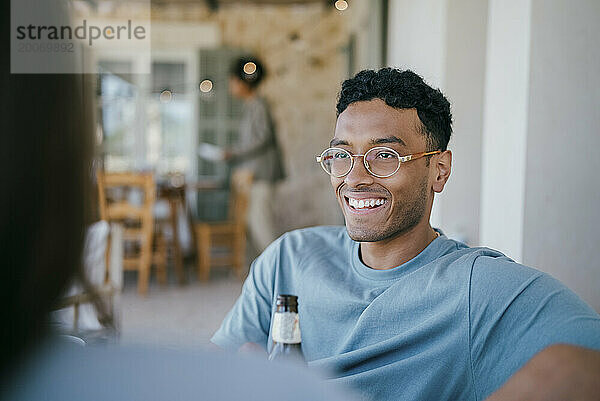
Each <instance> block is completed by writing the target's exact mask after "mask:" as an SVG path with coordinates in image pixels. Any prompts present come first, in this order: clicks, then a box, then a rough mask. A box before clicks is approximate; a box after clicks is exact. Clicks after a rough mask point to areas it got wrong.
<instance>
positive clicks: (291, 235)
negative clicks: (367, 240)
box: [280, 226, 352, 247]
mask: <svg viewBox="0 0 600 401" xmlns="http://www.w3.org/2000/svg"><path fill="white" fill-rule="evenodd" d="M280 241H281V242H282V244H285V245H287V246H291V245H293V246H307V245H318V246H319V247H338V246H340V245H342V244H346V243H348V242H350V241H352V240H351V239H350V237H348V234H347V232H346V227H345V226H317V227H308V228H300V229H297V230H293V231H289V232H287V233H285V234H284V235H283V236H282V237H281V238H280Z"/></svg>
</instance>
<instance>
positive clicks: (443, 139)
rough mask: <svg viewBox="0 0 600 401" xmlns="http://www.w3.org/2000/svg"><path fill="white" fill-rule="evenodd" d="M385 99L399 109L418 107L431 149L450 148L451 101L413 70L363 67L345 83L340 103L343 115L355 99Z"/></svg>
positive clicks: (340, 110)
mask: <svg viewBox="0 0 600 401" xmlns="http://www.w3.org/2000/svg"><path fill="white" fill-rule="evenodd" d="M373 99H381V100H383V101H384V102H385V103H386V104H387V105H388V106H391V107H394V108H397V109H417V114H418V116H419V119H420V120H421V125H422V127H421V133H423V134H424V135H425V136H426V137H427V146H428V147H429V149H427V150H438V149H439V150H446V148H447V146H448V141H450V135H451V134H452V114H451V113H450V102H448V100H447V99H446V97H444V95H443V94H442V92H440V90H439V89H433V88H432V87H431V86H429V85H427V84H426V83H425V82H424V81H423V78H421V77H420V76H419V75H417V74H415V73H414V72H412V71H410V70H404V71H403V70H399V69H395V68H389V67H386V68H382V69H380V70H379V71H373V70H363V71H361V72H359V73H358V74H356V75H355V76H354V77H353V78H350V79H347V80H345V81H344V83H343V84H342V90H341V91H340V94H339V97H338V102H337V106H336V109H337V115H338V116H339V115H340V114H341V113H342V112H343V111H344V110H346V108H347V107H348V106H349V105H351V104H352V103H354V102H360V101H368V100H373Z"/></svg>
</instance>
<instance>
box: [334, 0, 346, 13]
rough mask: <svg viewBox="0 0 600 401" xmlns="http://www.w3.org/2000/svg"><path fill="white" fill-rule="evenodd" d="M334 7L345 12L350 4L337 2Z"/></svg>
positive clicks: (344, 1)
mask: <svg viewBox="0 0 600 401" xmlns="http://www.w3.org/2000/svg"><path fill="white" fill-rule="evenodd" d="M330 4H331V3H330ZM334 5H335V8H337V9H338V10H340V11H344V10H345V9H347V8H348V2H347V1H346V0H337V1H336V2H335V4H334Z"/></svg>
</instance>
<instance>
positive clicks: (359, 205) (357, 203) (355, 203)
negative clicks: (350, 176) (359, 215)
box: [348, 198, 385, 209]
mask: <svg viewBox="0 0 600 401" xmlns="http://www.w3.org/2000/svg"><path fill="white" fill-rule="evenodd" d="M348 203H349V204H350V206H352V207H353V208H355V209H363V208H368V207H375V206H380V205H383V204H384V203H385V199H360V200H358V199H353V198H348Z"/></svg>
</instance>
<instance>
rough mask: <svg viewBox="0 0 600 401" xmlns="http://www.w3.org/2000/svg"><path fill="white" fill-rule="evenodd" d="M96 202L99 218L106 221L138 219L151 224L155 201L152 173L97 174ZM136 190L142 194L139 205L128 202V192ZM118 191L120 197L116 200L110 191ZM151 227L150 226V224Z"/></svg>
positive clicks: (99, 172)
mask: <svg viewBox="0 0 600 401" xmlns="http://www.w3.org/2000/svg"><path fill="white" fill-rule="evenodd" d="M97 179H98V200H99V203H100V217H101V219H102V220H106V221H109V222H111V221H119V220H125V219H138V220H140V221H143V222H147V221H150V223H151V222H152V208H153V206H154V200H155V191H156V189H155V186H154V176H153V175H152V173H105V172H103V171H98V172H97ZM132 189H136V190H138V191H140V192H141V193H142V199H141V200H140V202H139V204H134V203H132V202H131V201H130V199H129V197H130V195H131V193H130V191H131V190H132ZM115 190H120V192H121V195H122V196H121V197H120V198H119V199H116V198H115V197H114V193H110V192H111V191H115ZM150 225H152V224H150Z"/></svg>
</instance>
